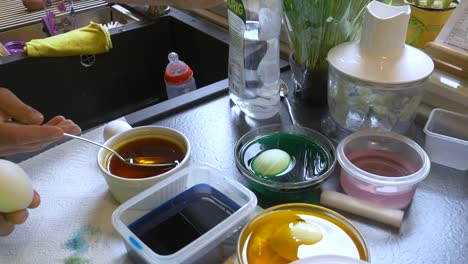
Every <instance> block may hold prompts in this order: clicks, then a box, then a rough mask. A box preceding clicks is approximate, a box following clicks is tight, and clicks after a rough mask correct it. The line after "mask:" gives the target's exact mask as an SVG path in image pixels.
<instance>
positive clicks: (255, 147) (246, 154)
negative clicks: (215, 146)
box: [235, 125, 336, 202]
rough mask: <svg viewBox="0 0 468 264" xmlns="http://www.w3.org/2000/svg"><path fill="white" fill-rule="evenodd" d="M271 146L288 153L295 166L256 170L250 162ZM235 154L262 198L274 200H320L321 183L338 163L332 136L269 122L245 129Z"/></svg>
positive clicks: (251, 184)
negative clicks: (265, 173)
mask: <svg viewBox="0 0 468 264" xmlns="http://www.w3.org/2000/svg"><path fill="white" fill-rule="evenodd" d="M268 149H281V150H283V151H286V152H287V153H289V155H291V157H292V159H293V161H292V166H290V168H289V169H288V170H287V171H286V172H283V173H281V174H279V175H277V176H262V175H259V174H256V173H255V172H254V170H253V169H252V168H251V166H250V165H251V162H252V161H253V159H254V158H255V157H256V156H257V155H258V154H259V153H261V152H262V151H265V150H268ZM235 158H236V166H237V169H238V170H239V171H240V173H241V174H242V176H243V177H244V179H245V180H246V181H247V183H248V185H249V187H250V188H251V189H252V190H253V191H254V192H255V193H256V194H257V195H258V196H259V199H263V200H267V201H274V202H291V201H310V200H311V199H310V198H312V199H313V200H317V198H318V195H319V187H320V186H321V184H322V183H323V182H324V181H325V180H326V179H327V178H328V177H329V176H330V175H331V174H332V173H333V170H334V169H335V166H336V151H335V147H334V145H333V144H332V143H331V141H330V140H328V139H327V138H326V137H325V136H323V135H322V134H320V133H318V132H316V131H314V130H312V129H309V128H306V127H299V126H291V125H288V126H283V125H269V126H264V127H260V128H258V129H254V130H252V131H250V132H248V133H246V134H245V135H244V136H242V137H241V138H240V139H239V141H238V142H237V144H236V147H235ZM317 202H318V201H317Z"/></svg>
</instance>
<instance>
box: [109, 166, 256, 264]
mask: <svg viewBox="0 0 468 264" xmlns="http://www.w3.org/2000/svg"><path fill="white" fill-rule="evenodd" d="M256 205H257V198H256V197H255V195H254V194H253V193H252V192H251V191H250V190H249V189H247V188H246V187H244V186H243V185H242V184H240V183H238V182H237V181H235V180H232V179H230V178H229V177H227V176H225V175H223V173H221V172H220V171H218V170H216V169H215V168H213V167H211V166H209V165H204V164H193V165H190V166H189V167H187V168H184V169H182V170H181V171H178V172H177V173H175V174H174V175H172V176H171V177H168V178H166V179H164V180H163V181H161V182H159V183H157V184H156V185H154V186H152V187H150V188H148V189H147V190H145V191H143V192H142V193H140V194H138V195H136V196H135V197H133V198H131V199H130V200H128V201H126V202H125V203H123V204H121V205H120V206H119V207H118V208H117V209H116V210H115V211H114V213H113V215H112V223H113V225H114V228H115V229H116V230H117V232H118V233H119V234H120V235H121V236H122V238H123V240H124V242H125V246H126V248H127V251H128V254H129V256H130V257H131V258H132V259H133V260H134V261H135V263H184V262H191V263H197V262H200V263H206V261H207V260H210V261H212V262H213V263H222V262H223V261H224V260H226V259H228V258H229V257H230V256H231V255H233V254H234V253H235V250H236V242H237V238H238V236H239V233H238V232H240V229H241V228H242V227H243V226H244V225H245V224H246V223H247V222H248V220H249V219H250V218H251V216H252V213H253V211H254V209H255V207H256Z"/></svg>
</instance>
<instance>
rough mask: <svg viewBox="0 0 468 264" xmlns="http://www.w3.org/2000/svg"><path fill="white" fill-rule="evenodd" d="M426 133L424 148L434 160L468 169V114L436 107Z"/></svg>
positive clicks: (430, 117)
mask: <svg viewBox="0 0 468 264" xmlns="http://www.w3.org/2000/svg"><path fill="white" fill-rule="evenodd" d="M424 133H425V134H426V143H425V147H424V149H425V150H426V152H427V155H429V158H430V160H431V161H432V162H434V163H438V164H442V165H445V166H448V167H452V168H455V169H458V170H468V159H467V157H468V115H463V114H460V113H455V112H451V111H448V110H445V109H440V108H435V109H433V110H432V112H431V114H430V115H429V119H428V120H427V122H426V125H425V126H424Z"/></svg>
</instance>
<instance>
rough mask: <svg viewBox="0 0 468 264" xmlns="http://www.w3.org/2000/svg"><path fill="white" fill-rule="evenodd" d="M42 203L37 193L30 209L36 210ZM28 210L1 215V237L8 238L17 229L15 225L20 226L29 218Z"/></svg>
mask: <svg viewBox="0 0 468 264" xmlns="http://www.w3.org/2000/svg"><path fill="white" fill-rule="evenodd" d="M40 203H41V198H40V196H39V194H38V193H37V192H34V197H33V200H32V202H31V204H30V205H29V207H28V208H36V207H38V206H39V204H40ZM28 214H29V213H28V209H23V210H19V211H16V212H13V213H0V236H8V235H9V234H11V233H12V232H13V230H14V229H15V225H20V224H22V223H24V222H25V221H26V219H27V218H28Z"/></svg>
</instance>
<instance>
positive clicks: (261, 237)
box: [237, 203, 370, 264]
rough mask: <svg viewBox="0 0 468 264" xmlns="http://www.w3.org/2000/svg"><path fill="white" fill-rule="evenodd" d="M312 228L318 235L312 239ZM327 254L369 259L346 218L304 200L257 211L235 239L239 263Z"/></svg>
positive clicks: (352, 226) (366, 251)
mask: <svg viewBox="0 0 468 264" xmlns="http://www.w3.org/2000/svg"><path fill="white" fill-rule="evenodd" d="M295 227H299V229H301V231H300V232H302V236H301V235H297V231H298V229H297V228H295ZM285 231H286V232H285ZM307 232H308V233H307ZM313 232H315V233H318V234H320V236H319V237H318V239H315V240H313V241H312V240H311V239H310V238H312V237H314V236H315V237H316V235H314V234H313ZM304 233H305V234H304ZM293 234H294V235H293ZM304 238H305V239H304ZM329 254H334V255H336V254H338V255H340V256H344V257H348V258H355V259H357V260H363V261H369V259H370V255H369V249H368V247H367V243H366V241H365V240H364V238H363V236H362V235H361V233H360V232H359V231H358V230H357V228H356V227H355V226H354V225H353V224H352V223H351V222H350V221H349V220H348V219H346V218H345V217H343V216H342V215H340V214H338V213H336V212H334V211H332V210H330V209H327V208H325V207H321V206H317V205H311V204H305V203H290V204H281V205H277V206H274V207H270V208H268V209H266V210H264V211H263V212H260V213H259V214H258V215H256V216H255V217H254V218H253V219H251V220H250V221H249V222H248V223H247V224H246V225H245V226H244V228H243V229H242V232H241V235H240V236H239V241H238V243H237V260H238V262H239V263H241V264H246V263H269V264H276V263H289V262H292V261H298V260H305V259H307V258H310V257H316V256H319V255H329ZM314 263H317V262H314ZM318 263H320V262H318Z"/></svg>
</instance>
